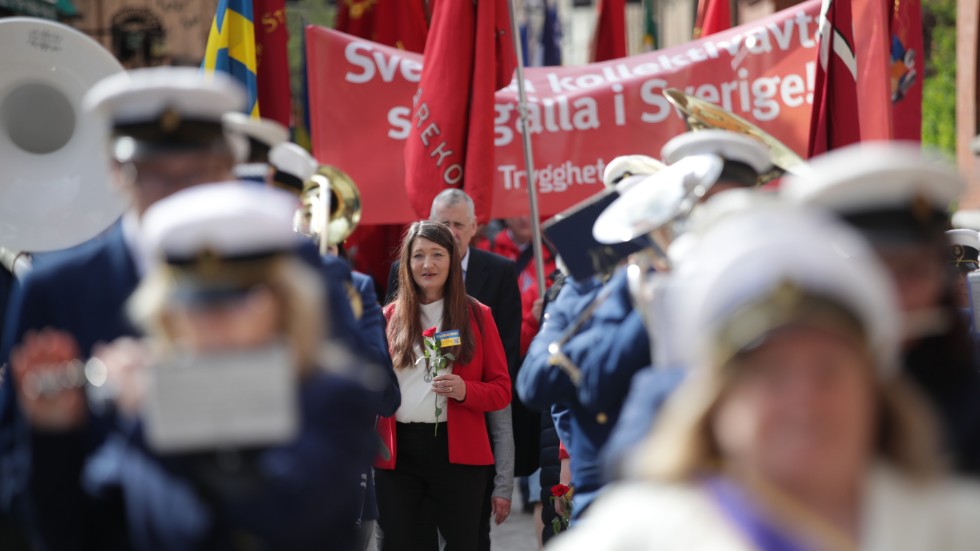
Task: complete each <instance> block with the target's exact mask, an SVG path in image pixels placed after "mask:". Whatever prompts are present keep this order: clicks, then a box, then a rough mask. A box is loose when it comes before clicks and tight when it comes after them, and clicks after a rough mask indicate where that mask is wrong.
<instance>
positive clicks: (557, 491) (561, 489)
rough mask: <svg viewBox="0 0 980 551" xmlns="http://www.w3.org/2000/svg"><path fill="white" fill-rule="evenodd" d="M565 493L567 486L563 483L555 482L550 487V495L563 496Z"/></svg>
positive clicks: (566, 492)
mask: <svg viewBox="0 0 980 551" xmlns="http://www.w3.org/2000/svg"><path fill="white" fill-rule="evenodd" d="M566 494H568V486H565V485H564V484H555V485H554V486H552V487H551V495H552V497H564V496H565V495H566Z"/></svg>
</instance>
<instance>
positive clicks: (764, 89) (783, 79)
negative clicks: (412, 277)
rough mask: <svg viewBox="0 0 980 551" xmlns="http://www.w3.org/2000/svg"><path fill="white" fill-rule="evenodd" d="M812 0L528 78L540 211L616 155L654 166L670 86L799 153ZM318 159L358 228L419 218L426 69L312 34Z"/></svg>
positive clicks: (516, 164)
mask: <svg viewBox="0 0 980 551" xmlns="http://www.w3.org/2000/svg"><path fill="white" fill-rule="evenodd" d="M819 9H820V2H819V0H810V1H808V2H806V3H804V4H800V5H798V6H794V7H792V8H790V9H788V10H784V11H782V12H779V13H777V14H774V15H772V16H770V17H768V18H765V19H761V20H759V21H756V22H754V23H751V24H749V25H745V26H741V27H737V28H733V29H730V30H728V31H725V32H722V33H718V34H716V35H712V36H710V37H707V38H703V39H700V40H697V41H694V42H691V43H688V44H684V45H681V46H677V47H674V48H667V49H664V50H659V51H655V52H650V53H646V54H642V55H638V56H633V57H628V58H623V59H619V60H614V61H608V62H603V63H594V64H590V65H583V66H578V67H541V68H530V69H527V70H526V73H525V74H526V76H527V85H528V96H529V100H530V105H529V111H530V118H531V120H530V124H529V126H530V132H531V140H532V144H533V148H534V155H535V159H534V161H535V166H536V167H537V176H538V179H537V183H538V192H539V199H540V204H541V205H540V206H541V212H542V215H544V216H550V215H553V214H556V213H558V212H561V211H562V210H564V209H566V208H567V207H569V206H571V205H573V204H575V203H577V202H579V201H581V200H583V199H585V198H587V197H589V196H591V195H593V194H594V193H596V192H598V191H600V190H601V189H602V171H603V169H604V168H605V163H607V162H608V161H610V160H612V158H613V157H616V156H618V155H625V154H631V153H644V154H648V155H652V156H655V157H657V156H659V154H660V148H661V146H663V144H664V143H665V142H666V141H667V140H669V139H670V138H672V137H674V136H676V135H677V134H680V133H681V132H683V131H684V124H683V122H682V121H681V119H680V117H678V116H677V115H676V113H675V110H674V109H673V108H672V107H671V105H670V104H669V103H668V102H667V100H666V99H665V98H664V97H663V95H662V94H661V92H662V90H663V89H664V88H671V87H673V88H679V89H681V90H685V91H687V92H688V93H691V94H694V95H696V96H698V97H700V98H702V99H705V100H707V101H711V102H713V103H716V104H718V105H721V106H722V107H724V108H725V109H728V110H730V111H732V112H733V113H735V114H737V115H739V116H741V117H744V118H746V119H748V120H749V121H752V122H753V123H755V124H757V125H759V126H760V127H761V128H762V129H763V130H765V131H766V132H769V133H771V134H772V135H773V136H775V137H776V138H777V139H779V140H781V141H782V142H783V143H785V144H786V145H788V146H789V147H791V148H792V149H794V150H795V151H797V152H798V153H800V154H804V153H805V152H806V145H807V137H808V129H809V120H810V110H811V104H812V101H813V77H814V71H815V65H816V54H817V51H816V49H815V46H816V42H815V41H814V37H815V35H816V32H817V23H816V16H817V14H818V13H819ZM307 44H308V46H307V47H308V50H307V56H308V62H309V63H308V66H309V73H310V74H309V81H310V95H311V98H310V108H311V111H312V113H311V114H312V118H311V126H312V133H313V153H314V154H315V155H316V157H317V159H319V160H320V162H323V163H326V164H331V165H336V166H338V167H340V168H341V169H343V170H344V171H346V172H347V173H348V174H350V175H351V177H352V178H353V179H354V181H355V182H357V185H358V186H359V187H360V190H361V196H362V200H363V205H364V217H363V218H362V219H361V223H362V224H394V223H404V222H408V221H412V220H414V219H415V213H414V212H413V210H412V208H411V206H410V204H409V201H408V196H407V195H406V193H405V186H404V166H403V155H402V150H403V147H404V141H405V139H406V138H407V137H408V135H409V131H410V128H411V125H412V124H413V121H412V118H411V106H412V94H413V93H414V92H415V89H416V87H417V86H418V82H419V79H420V77H421V74H422V59H421V56H419V55H417V54H411V53H407V52H404V51H400V50H397V49H395V48H389V47H385V46H381V45H379V44H375V43H372V42H368V41H365V40H362V39H358V38H355V37H352V36H349V35H345V34H343V33H338V32H336V31H333V30H330V29H324V28H319V27H312V26H311V27H308V28H307ZM516 96H517V93H516V85H515V84H513V83H512V84H511V85H510V86H509V87H507V88H504V89H503V90H501V91H499V92H497V95H496V106H495V112H494V144H495V146H496V150H495V161H496V173H495V176H496V177H495V178H494V180H493V182H488V183H487V185H493V186H495V188H494V191H493V207H492V209H491V215H492V216H493V217H494V218H504V217H511V216H519V215H523V214H527V211H528V202H527V191H526V185H527V175H526V172H525V171H524V169H523V166H524V160H523V154H522V149H521V148H522V146H521V132H522V131H523V128H522V126H523V125H521V124H520V123H519V121H518V113H517V108H516V107H517V106H516Z"/></svg>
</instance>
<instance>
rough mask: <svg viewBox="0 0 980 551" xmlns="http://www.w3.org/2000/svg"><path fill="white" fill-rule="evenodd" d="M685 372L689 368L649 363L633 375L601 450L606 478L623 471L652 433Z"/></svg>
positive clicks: (614, 476) (682, 379)
mask: <svg viewBox="0 0 980 551" xmlns="http://www.w3.org/2000/svg"><path fill="white" fill-rule="evenodd" d="M685 375H686V371H685V370H683V369H680V368H653V367H648V368H646V369H641V370H640V371H639V372H638V373H637V374H636V376H635V377H633V383H632V385H630V391H629V395H627V396H626V401H625V402H624V403H623V409H622V412H621V413H620V416H619V421H618V422H616V426H615V427H613V431H612V435H610V436H609V441H608V442H606V447H605V448H604V449H603V450H602V459H603V465H605V470H606V479H607V480H614V479H617V478H620V477H621V476H622V475H623V474H624V473H623V472H622V468H623V467H624V462H625V461H626V459H628V458H629V456H630V455H631V454H632V453H633V451H634V450H635V449H636V447H637V445H638V444H640V443H642V442H643V441H644V440H645V439H646V437H647V435H649V434H650V430H651V429H653V424H654V421H655V420H656V418H657V414H658V413H660V410H661V408H662V407H663V405H664V403H665V402H666V401H667V398H669V397H670V395H671V394H673V392H674V390H675V389H676V388H677V387H678V386H680V384H681V383H682V382H683V381H684V376H685Z"/></svg>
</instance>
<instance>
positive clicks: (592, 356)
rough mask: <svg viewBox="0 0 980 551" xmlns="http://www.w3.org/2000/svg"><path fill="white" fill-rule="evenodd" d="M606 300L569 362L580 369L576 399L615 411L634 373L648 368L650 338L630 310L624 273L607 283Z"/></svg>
mask: <svg viewBox="0 0 980 551" xmlns="http://www.w3.org/2000/svg"><path fill="white" fill-rule="evenodd" d="M606 286H607V287H609V292H610V293H611V294H610V296H609V298H608V299H606V301H605V302H603V303H602V305H601V306H599V307H598V308H596V310H595V312H593V316H592V323H591V325H590V326H589V328H588V329H587V330H585V331H583V332H582V333H581V334H580V336H579V337H577V338H576V339H575V340H576V343H575V346H573V347H570V348H569V349H570V350H571V354H569V355H570V357H571V358H572V361H574V362H575V363H576V365H578V366H579V368H580V369H581V370H582V382H581V384H580V385H579V387H578V399H579V401H581V402H582V403H583V404H586V405H589V406H591V407H593V408H595V409H597V410H601V411H602V410H611V409H615V410H618V409H619V408H621V407H622V404H623V400H624V399H625V398H626V394H627V393H628V392H629V388H630V382H631V381H632V379H633V375H635V374H636V372H637V371H639V370H641V369H643V368H644V367H646V366H648V365H650V364H651V363H652V362H651V358H650V337H649V336H648V335H647V330H646V326H645V325H644V324H643V319H642V317H641V316H640V313H639V312H637V311H636V310H634V309H633V303H632V298H631V296H630V292H629V282H628V280H627V278H626V270H625V269H620V270H619V271H618V272H616V274H614V275H613V277H612V278H611V279H610V280H609V282H608V283H607V284H606Z"/></svg>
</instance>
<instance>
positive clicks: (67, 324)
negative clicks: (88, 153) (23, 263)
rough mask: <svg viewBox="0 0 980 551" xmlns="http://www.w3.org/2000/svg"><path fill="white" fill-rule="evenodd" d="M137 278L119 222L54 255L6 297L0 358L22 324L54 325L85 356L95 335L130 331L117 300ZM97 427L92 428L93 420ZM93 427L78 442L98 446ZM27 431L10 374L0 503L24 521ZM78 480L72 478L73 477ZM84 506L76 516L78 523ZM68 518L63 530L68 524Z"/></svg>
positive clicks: (0, 390) (4, 401)
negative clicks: (89, 242)
mask: <svg viewBox="0 0 980 551" xmlns="http://www.w3.org/2000/svg"><path fill="white" fill-rule="evenodd" d="M137 282H138V279H137V275H136V269H135V267H134V264H133V261H132V258H131V256H130V253H129V250H128V248H127V247H126V243H125V241H124V240H123V236H122V232H121V230H120V228H119V226H118V225H117V226H116V227H114V228H112V229H111V230H110V232H109V234H108V235H106V237H105V238H104V239H102V240H101V241H100V242H99V243H98V244H97V245H96V246H94V247H85V248H82V249H79V250H78V251H73V252H71V253H66V254H64V255H60V256H59V258H58V259H57V261H53V262H50V263H44V264H43V265H42V264H37V265H36V266H35V268H34V269H33V270H32V271H31V272H30V274H28V276H27V277H26V278H24V280H23V281H22V282H21V284H20V285H18V286H17V287H15V290H14V293H13V295H12V296H11V298H10V304H9V307H8V310H7V316H6V323H5V327H4V331H5V335H4V338H3V350H2V351H0V356H2V359H3V361H6V360H7V358H9V354H10V349H11V348H12V347H13V345H15V344H17V343H18V342H20V340H21V338H22V337H23V335H24V333H25V332H26V331H28V330H37V329H42V328H44V327H54V328H57V329H63V330H66V331H69V332H71V333H72V334H73V335H74V336H75V339H76V341H77V342H78V345H79V350H80V352H81V353H82V354H83V355H88V354H89V353H90V352H91V350H92V347H93V346H94V345H95V344H96V343H98V342H106V343H108V342H110V341H112V340H114V339H116V338H118V337H121V336H125V335H135V334H136V331H135V328H134V327H133V326H132V325H131V324H130V323H129V321H128V320H127V319H126V315H125V313H124V308H123V304H124V303H125V301H126V299H128V298H129V295H130V294H131V293H132V292H133V290H134V289H135V288H136V284H137ZM93 429H95V427H93ZM100 441H101V435H100V434H99V431H98V430H93V431H92V432H91V434H90V439H88V440H86V441H84V442H83V443H84V444H85V445H87V446H96V445H98V444H99V443H100ZM29 458H30V434H29V431H28V429H27V426H26V424H25V423H24V420H23V419H22V418H21V417H20V409H19V407H18V406H17V404H16V395H15V393H14V389H13V384H12V380H11V378H10V377H7V378H6V379H5V381H4V382H3V383H2V385H0V508H5V509H6V508H15V509H16V511H15V512H16V514H17V516H18V517H19V518H20V519H21V521H23V522H29V521H30V518H25V515H28V514H29V507H27V504H26V502H25V501H23V498H24V495H23V492H24V489H25V484H26V480H27V474H28V472H29V464H28V461H29ZM76 479H77V478H76ZM85 515H86V512H85V511H81V512H79V513H78V515H77V517H75V518H78V519H79V523H81V522H84V518H85ZM71 528H72V527H71V523H69V525H68V526H66V528H65V529H66V531H70V530H71Z"/></svg>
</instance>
